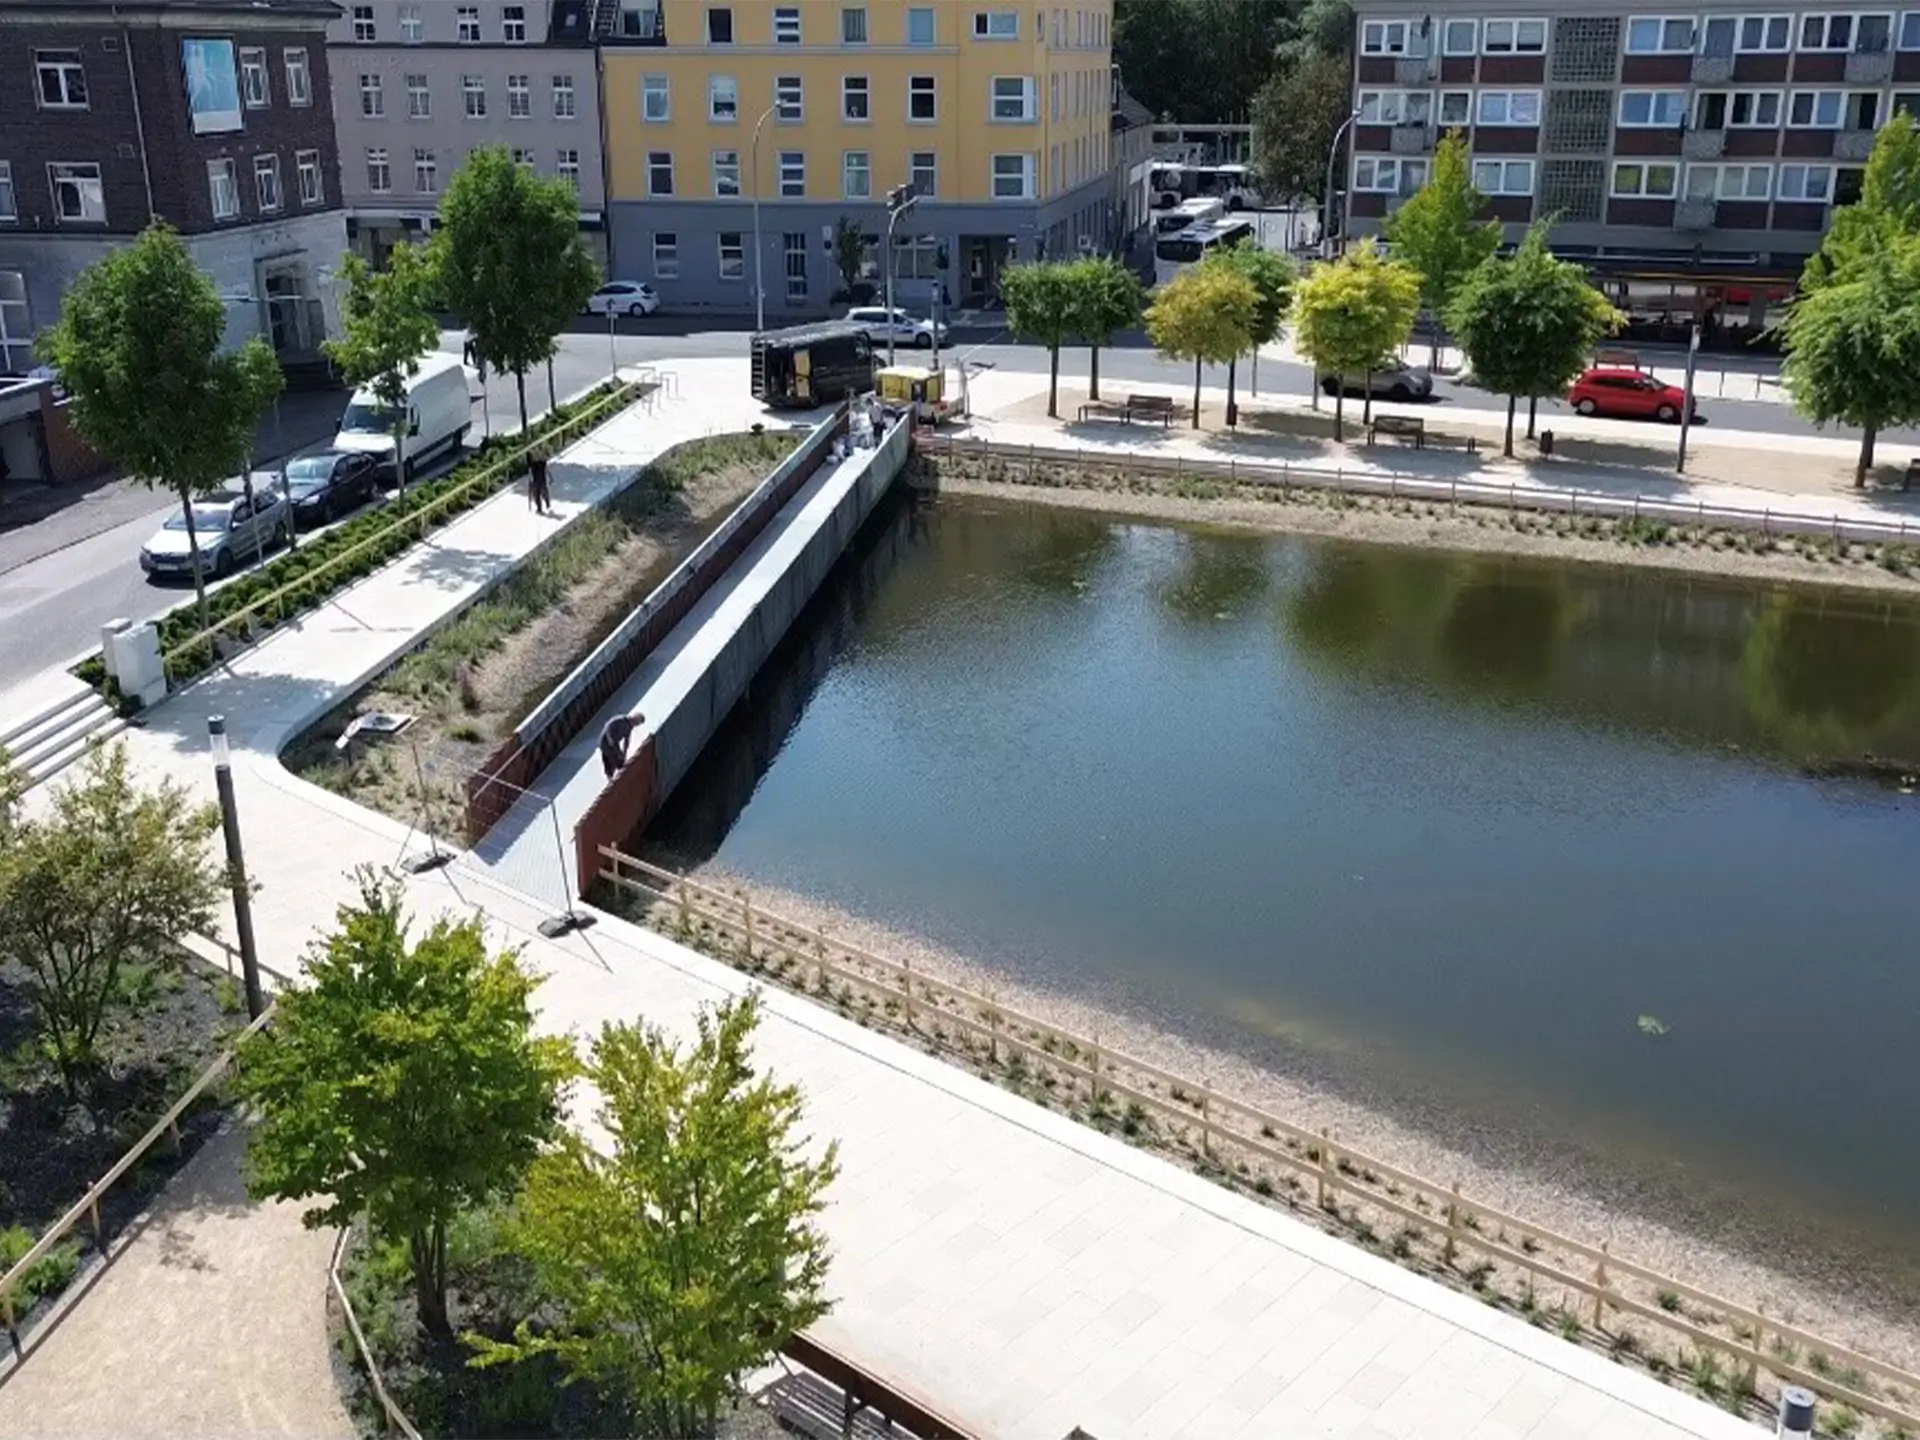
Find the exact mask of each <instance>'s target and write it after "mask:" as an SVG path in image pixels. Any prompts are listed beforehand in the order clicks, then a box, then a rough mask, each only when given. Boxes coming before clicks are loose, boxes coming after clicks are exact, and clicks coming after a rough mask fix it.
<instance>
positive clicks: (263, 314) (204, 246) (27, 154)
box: [0, 0, 346, 374]
mask: <svg viewBox="0 0 1920 1440" xmlns="http://www.w3.org/2000/svg"><path fill="white" fill-rule="evenodd" d="M339 13H340V8H339V7H338V6H336V5H334V4H332V3H330V0H117V3H116V0H8V3H7V4H6V5H5V6H4V7H0V77H5V83H4V84H0V373H13V374H19V373H23V372H25V371H27V370H29V369H31V368H32V367H33V366H34V365H35V364H36V363H37V362H36V360H35V359H34V357H33V354H32V345H33V340H34V337H35V335H36V334H37V333H38V332H39V331H40V330H41V329H44V328H45V327H46V326H47V325H49V324H51V323H52V322H53V320H54V319H55V318H56V317H57V316H58V314H59V308H60V298H61V295H62V294H63V293H64V292H65V290H66V288H67V286H68V285H69V284H70V283H71V281H72V279H73V277H74V276H75V275H77V274H78V273H79V272H80V271H81V270H82V269H84V268H85V267H86V266H87V265H89V264H91V263H92V262H93V261H95V260H97V259H99V258H100V257H101V256H102V255H104V254H106V253H107V252H108V251H110V250H111V249H113V248H114V247H115V246H117V245H121V244H124V243H125V242H126V241H127V240H128V239H129V238H131V237H132V236H134V235H135V234H137V233H138V232H139V231H140V230H142V229H144V228H145V227H146V225H147V223H148V221H149V219H150V218H154V217H157V218H159V219H162V220H165V221H167V222H168V223H170V224H172V225H174V226H175V227H176V228H178V229H179V230H180V232H181V233H182V235H184V236H185V237H186V240H187V244H188V246H189V248H190V249H191V250H192V252H193V254H194V256H195V258H196V259H197V260H198V261H199V263H200V265H201V266H202V267H203V268H204V269H205V270H206V271H207V272H208V273H209V274H211V275H212V276H213V279H214V282H215V283H216V284H217V285H218V286H219V287H220V289H221V291H222V293H223V294H224V295H226V296H227V297H228V298H229V304H230V318H229V323H228V330H227V336H228V339H229V341H230V342H232V343H235V344H238V343H240V342H241V341H243V340H245V339H247V338H248V337H250V336H253V335H264V336H266V337H267V338H268V339H269V340H270V341H271V342H272V344H273V347H274V349H275V351H276V352H278V353H279V354H280V355H281V357H282V360H283V362H286V363H289V364H295V365H297V364H299V363H301V362H303V361H308V360H311V359H313V358H315V357H316V356H317V354H318V350H319V345H320V342H321V340H323V339H324V338H325V337H326V335H327V333H328V325H329V319H328V317H329V313H330V306H331V301H330V299H329V291H330V286H331V284H332V280H333V276H334V274H335V271H336V267H337V266H338V264H339V261H340V257H341V255H342V253H343V252H344V250H345V248H346V225H345V221H344V219H343V216H342V212H341V207H340V165H339V155H338V150H337V147H336V143H335V139H334V124H333V106H332V85H331V82H330V78H329V75H328V72H327V46H326V27H327V24H328V22H329V21H330V20H332V19H334V18H335V17H336V16H337V15H338V14H339Z"/></svg>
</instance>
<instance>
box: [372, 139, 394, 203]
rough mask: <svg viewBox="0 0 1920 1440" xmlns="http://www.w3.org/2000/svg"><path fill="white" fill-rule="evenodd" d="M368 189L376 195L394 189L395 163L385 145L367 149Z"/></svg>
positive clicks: (384, 193) (387, 192)
mask: <svg viewBox="0 0 1920 1440" xmlns="http://www.w3.org/2000/svg"><path fill="white" fill-rule="evenodd" d="M367 189H369V190H371V191H372V192H373V193H374V194H375V195H386V194H389V193H391V192H392V190H393V165H392V163H391V162H390V161H389V160H388V158H387V152H386V149H385V147H380V148H374V147H372V146H369V147H368V149H367Z"/></svg>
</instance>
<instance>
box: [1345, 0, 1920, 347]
mask: <svg viewBox="0 0 1920 1440" xmlns="http://www.w3.org/2000/svg"><path fill="white" fill-rule="evenodd" d="M1356 9H1357V10H1358V17H1357V24H1358V34H1357V36H1356V45H1355V50H1356V56H1357V58H1356V61H1355V96H1354V98H1355V107H1356V110H1357V111H1358V119H1357V120H1356V122H1355V125H1354V139H1353V145H1352V157H1351V170H1350V177H1349V178H1350V183H1351V190H1350V215H1351V217H1352V225H1351V227H1350V228H1351V229H1352V230H1353V231H1354V232H1355V233H1366V232H1368V231H1370V230H1377V229H1378V228H1379V227H1380V225H1381V223H1382V221H1383V220H1384V218H1385V217H1386V216H1387V215H1388V214H1390V213H1391V212H1392V211H1393V210H1394V209H1395V208H1397V207H1398V205H1399V204H1400V203H1401V202H1402V201H1403V200H1404V199H1405V197H1406V196H1408V195H1410V194H1412V193H1413V192H1414V191H1415V190H1418V189H1419V188H1420V186H1421V185H1422V184H1423V183H1424V182H1425V179H1426V174H1427V167H1428V165H1429V163H1430V157H1431V155H1432V153H1433V149H1434V146H1435V145H1436V144H1437V142H1438V140H1439V138H1440V137H1441V136H1443V135H1445V134H1447V133H1448V132H1449V131H1452V130H1455V129H1457V130H1459V131H1460V132H1461V133H1463V134H1464V135H1465V136H1466V137H1467V139H1468V141H1469V143H1470V145H1471V147H1472V151H1473V161H1474V180H1475V183H1476V184H1477V185H1478V186H1479V188H1480V189H1481V191H1482V192H1483V193H1485V194H1486V195H1487V196H1488V197H1489V208H1490V211H1491V213H1492V214H1493V215H1495V216H1497V217H1498V218H1499V219H1501V220H1503V221H1506V222H1507V223H1508V230H1509V234H1510V235H1517V234H1518V233H1519V230H1520V228H1521V227H1523V226H1524V225H1525V224H1526V223H1527V222H1529V221H1531V220H1532V219H1534V218H1535V217H1537V216H1557V217H1558V218H1557V221H1556V223H1555V226H1554V230H1553V233H1552V243H1553V247H1554V249H1555V250H1556V251H1557V252H1558V253H1560V254H1563V255H1566V256H1567V257H1569V258H1578V259H1581V260H1583V261H1585V262H1586V263H1587V264H1588V266H1589V268H1590V269H1591V270H1592V271H1593V273H1594V275H1595V277H1596V279H1598V280H1600V281H1601V282H1602V283H1603V285H1605V286H1606V287H1607V288H1609V289H1610V290H1611V291H1612V292H1613V293H1614V294H1615V297H1616V299H1618V300H1620V301H1622V302H1623V303H1625V304H1627V306H1628V308H1629V310H1630V312H1631V313H1632V314H1633V316H1634V318H1635V320H1636V321H1639V322H1641V323H1643V324H1646V323H1658V321H1659V317H1660V314H1661V312H1662V310H1663V308H1664V310H1665V311H1666V312H1667V313H1668V315H1669V316H1670V318H1671V319H1672V320H1673V321H1674V323H1675V325H1676V326H1677V325H1679V324H1681V323H1684V322H1687V321H1690V320H1691V319H1692V318H1693V317H1694V316H1695V315H1700V316H1704V317H1707V318H1708V319H1709V322H1710V324H1711V325H1712V326H1713V328H1714V329H1716V330H1719V329H1722V328H1724V329H1725V330H1726V331H1727V332H1728V333H1731V334H1739V333H1744V332H1749V331H1753V330H1756V329H1758V328H1760V327H1762V326H1764V325H1765V324H1766V323H1767V322H1768V320H1769V318H1774V319H1777V318H1778V310H1777V307H1778V304H1779V302H1780V301H1781V300H1783V299H1785V298H1786V297H1787V296H1788V295H1789V294H1790V293H1791V290H1792V285H1793V281H1794V279H1795V278H1796V277H1797V276H1798V274H1799V272H1800V268H1801V266H1802V265H1803V263H1804V262H1805V260H1806V257H1807V256H1808V255H1810V254H1811V253H1812V252H1813V251H1814V250H1816V249H1817V248H1818V247H1819V243H1820V237H1821V235H1822V233H1823V232H1824V230H1825V229H1826V226H1827V221H1828V218H1829V216H1830V215H1831V213H1832V210H1833V207H1834V206H1836V205H1844V204H1847V203H1848V202H1850V201H1851V200H1853V199H1855V198H1857V196H1858V194H1859V190H1860V183H1861V177H1862V174H1863V171H1864V166H1865V162H1866V159H1867V156H1868V154H1869V153H1870V152H1871V150H1872V148H1873V141H1874V134H1875V131H1876V130H1877V129H1878V127H1879V126H1880V125H1881V124H1882V122H1884V121H1885V120H1886V118H1887V117H1888V116H1889V115H1891V114H1892V113H1893V112H1894V111H1895V110H1897V109H1907V110H1909V111H1912V112H1914V113H1920V9H1912V10H1902V9H1883V8H1862V7H1861V6H1859V5H1857V4H1832V5H1806V4H1802V5H1799V6H1796V7H1794V8H1792V9H1772V8H1767V7H1764V6H1754V5H1736V4H1726V3H1696V4H1693V5H1690V6H1689V5H1673V6H1664V7H1658V8H1655V7H1650V6H1648V5H1646V4H1644V3H1641V4H1622V3H1613V0H1577V3H1562V4H1554V5H1545V4H1539V3H1535V4H1524V3H1521V4H1513V3H1508V0H1481V3H1471V0H1468V3H1459V4H1450V5H1444V6H1441V5H1435V4H1433V3H1432V0H1427V3H1424V4H1418V3H1412V0H1362V3H1361V4H1359V5H1358V6H1357V7H1356Z"/></svg>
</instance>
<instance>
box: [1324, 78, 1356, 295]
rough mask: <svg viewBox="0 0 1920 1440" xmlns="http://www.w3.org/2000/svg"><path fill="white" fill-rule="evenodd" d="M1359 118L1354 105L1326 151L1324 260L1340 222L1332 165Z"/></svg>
mask: <svg viewBox="0 0 1920 1440" xmlns="http://www.w3.org/2000/svg"><path fill="white" fill-rule="evenodd" d="M1359 118H1360V111H1359V108H1358V107H1355V109H1354V112H1353V113H1352V114H1351V115H1349V116H1347V118H1346V119H1344V120H1342V121H1341V122H1340V128H1339V129H1338V130H1336V131H1334V132H1333V146H1332V148H1331V149H1329V150H1328V151H1327V188H1326V191H1325V194H1326V213H1325V215H1324V217H1323V218H1322V220H1321V222H1320V255H1321V258H1322V259H1325V260H1331V259H1332V258H1333V256H1334V250H1333V245H1334V239H1335V236H1336V235H1337V233H1338V231H1339V230H1340V228H1341V224H1340V222H1339V221H1337V220H1336V219H1335V215H1336V213H1337V212H1336V211H1335V210H1334V204H1335V199H1334V192H1333V167H1334V163H1335V162H1336V161H1337V160H1339V158H1340V142H1341V141H1342V140H1345V139H1346V138H1347V132H1348V131H1349V130H1351V129H1352V128H1353V122H1354V121H1356V120H1358V119H1359Z"/></svg>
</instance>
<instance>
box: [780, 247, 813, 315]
mask: <svg viewBox="0 0 1920 1440" xmlns="http://www.w3.org/2000/svg"><path fill="white" fill-rule="evenodd" d="M780 251H781V256H782V259H783V260H784V261H785V263H784V264H783V265H782V267H781V268H782V269H783V270H784V271H785V272H786V276H787V303H788V304H789V305H802V304H805V303H806V299H807V232H806V231H804V230H789V231H787V233H786V234H785V235H783V236H782V237H781V245H780Z"/></svg>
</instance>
